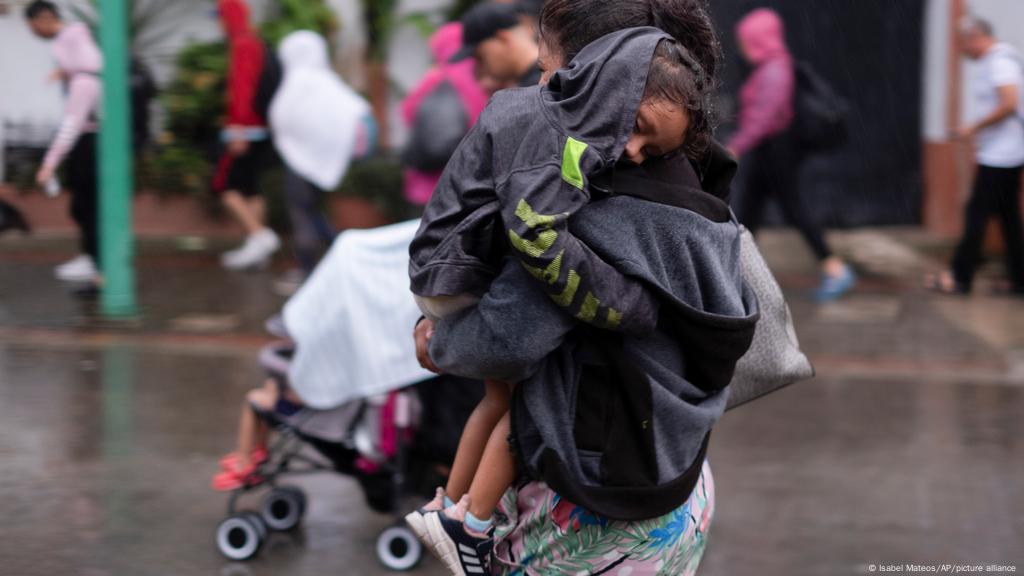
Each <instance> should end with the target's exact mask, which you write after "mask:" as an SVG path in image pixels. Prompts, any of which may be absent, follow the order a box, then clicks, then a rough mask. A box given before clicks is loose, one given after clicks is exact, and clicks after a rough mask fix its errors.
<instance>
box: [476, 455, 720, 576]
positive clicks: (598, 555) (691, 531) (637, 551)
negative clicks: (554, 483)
mask: <svg viewBox="0 0 1024 576" xmlns="http://www.w3.org/2000/svg"><path fill="white" fill-rule="evenodd" d="M714 508H715V484H714V479H713V478H712V476H711V467H710V466H709V465H708V463H707V461H705V462H704V465H703V468H702V471H701V475H700V479H699V480H698V482H697V486H696V488H694V490H693V494H691V495H690V498H689V499H688V500H687V501H686V503H684V504H683V505H682V506H680V507H679V508H677V509H675V510H674V511H672V512H669V513H668V514H666V515H664V516H662V517H660V518H654V519H651V520H643V521H639V522H620V521H615V520H608V519H605V518H600V517H597V516H594V515H592V514H590V513H589V512H587V511H586V510H584V509H582V508H580V507H578V506H575V505H574V504H572V503H571V502H568V501H567V500H564V499H562V498H560V497H559V496H558V494H555V493H554V492H553V491H551V489H550V488H548V487H547V485H545V484H544V483H543V482H532V483H530V484H527V485H525V486H523V487H521V488H519V489H518V490H516V489H512V490H509V491H508V492H507V493H506V494H505V496H504V498H502V501H501V504H500V505H499V510H500V512H501V514H499V515H498V516H497V519H498V520H499V522H498V524H497V527H496V531H495V547H494V554H493V556H492V558H491V573H492V574H496V575H502V576H525V575H537V576H540V575H548V574H551V575H555V574H558V575H579V576H584V575H587V576H591V575H592V576H596V575H598V574H607V575H609V576H641V575H644V576H646V575H652V576H653V575H664V576H692V575H693V574H696V573H697V567H698V565H699V564H700V560H701V557H702V556H703V555H704V546H705V545H706V543H707V531H708V527H709V525H710V524H711V518H712V516H713V515H714ZM502 515H503V516H504V518H503V517H502Z"/></svg>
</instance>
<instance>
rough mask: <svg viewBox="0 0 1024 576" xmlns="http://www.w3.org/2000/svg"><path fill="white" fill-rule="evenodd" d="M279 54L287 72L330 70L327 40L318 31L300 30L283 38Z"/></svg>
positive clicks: (278, 49) (278, 50)
mask: <svg viewBox="0 0 1024 576" xmlns="http://www.w3.org/2000/svg"><path fill="white" fill-rule="evenodd" d="M277 56H278V58H280V60H281V66H282V67H283V68H284V70H285V72H291V71H294V70H299V69H307V70H330V68H331V64H330V60H329V58H328V55H327V42H326V41H325V40H324V39H323V37H322V36H320V35H319V34H317V33H316V32H311V31H309V30H299V31H297V32H292V33H291V34H289V35H287V36H285V37H284V39H283V40H281V45H280V46H278V48H277Z"/></svg>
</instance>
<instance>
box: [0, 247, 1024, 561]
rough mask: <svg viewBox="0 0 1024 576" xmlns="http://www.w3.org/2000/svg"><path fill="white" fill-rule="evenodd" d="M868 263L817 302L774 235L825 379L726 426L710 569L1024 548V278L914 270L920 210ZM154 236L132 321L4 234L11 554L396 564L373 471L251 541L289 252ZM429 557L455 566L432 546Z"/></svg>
mask: <svg viewBox="0 0 1024 576" xmlns="http://www.w3.org/2000/svg"><path fill="white" fill-rule="evenodd" d="M834 239H835V242H836V244H837V246H838V250H839V251H840V252H841V253H844V254H847V255H850V256H851V257H852V259H853V260H854V261H855V263H856V264H857V265H858V267H859V269H860V270H861V272H862V282H861V284H860V287H859V288H858V291H857V293H856V294H855V295H853V296H852V297H850V298H848V299H845V300H843V301H840V302H837V303H834V304H830V305H826V306H819V305H816V304H814V303H812V302H811V301H810V300H809V299H808V298H807V297H806V293H807V292H808V291H809V290H811V289H812V288H813V285H814V283H815V281H816V278H815V277H814V275H813V273H811V272H810V271H811V270H812V269H811V267H810V265H809V262H808V259H807V257H805V256H804V251H803V248H802V247H801V246H800V245H799V243H798V241H797V240H796V238H795V237H794V236H793V235H791V234H787V233H769V234H766V235H765V237H763V238H762V245H763V246H764V249H765V252H766V254H767V255H768V258H769V261H770V262H771V264H772V266H773V269H775V270H776V271H777V274H778V276H779V278H780V280H781V281H782V283H783V284H784V286H785V287H786V289H787V293H788V294H789V296H790V303H791V306H792V308H793V312H794V316H795V318H796V323H797V329H798V332H799V334H800V337H801V342H802V344H803V346H804V348H805V349H806V350H807V351H808V352H809V354H810V355H811V357H812V359H813V360H814V362H815V364H816V367H817V368H818V372H819V375H818V377H817V378H816V379H814V380H813V381H810V382H805V383H801V384H798V385H796V386H793V387H791V388H790V389H788V390H785V391H783V392H780V393H778V394H775V395H773V396H770V397H768V398H765V399H763V400H760V401H758V402H756V403H754V404H751V405H749V406H745V407H742V408H740V409H738V410H736V411H735V412H732V413H729V414H727V415H726V417H725V418H724V420H723V421H722V422H721V424H720V425H719V426H718V427H717V428H716V430H715V433H714V441H713V442H712V450H711V456H710V458H711V463H712V467H713V469H714V473H715V481H716V485H717V496H718V498H717V503H716V509H717V512H716V516H715V520H714V522H713V524H712V528H711V533H710V538H709V548H708V552H707V555H706V556H705V561H704V564H703V566H702V570H701V574H703V575H710V576H735V575H747V574H759V575H769V576H775V575H778V576H783V575H787V576H788V575H808V576H811V575H814V576H817V575H829V574H836V575H839V574H867V573H869V570H870V566H871V565H872V564H874V565H886V564H905V563H918V564H924V565H939V564H945V563H949V564H966V563H970V564H983V565H987V564H1003V565H1014V566H1016V567H1017V571H1018V572H1020V571H1024V418H1022V415H1024V301H1019V300H1010V299H1005V298H998V297H993V296H989V295H987V294H986V293H985V286H986V285H985V284H984V283H983V285H982V286H981V287H980V288H982V289H981V290H980V293H979V294H978V295H976V296H972V297H971V298H967V299H950V298H937V297H933V296H930V295H927V294H925V293H923V292H922V291H921V290H919V289H917V288H916V284H917V279H918V278H919V277H920V273H921V272H922V271H924V270H927V269H930V268H932V267H933V266H934V263H935V261H936V260H935V258H936V257H941V256H942V254H943V250H944V249H945V248H944V247H943V246H942V245H941V244H937V245H933V243H932V241H931V240H929V239H927V238H924V237H921V236H920V235H919V234H917V233H915V232H913V231H898V230H897V231H863V232H857V233H847V234H837V235H835V237H834ZM185 248H189V250H191V249H192V248H194V246H191V245H186V244H181V243H175V242H167V243H152V244H144V245H143V246H141V247H140V254H142V257H141V258H140V262H141V264H140V268H139V272H140V274H139V275H140V286H141V291H140V301H141V307H142V312H143V313H142V315H141V316H140V318H139V319H137V320H136V321H135V322H133V323H131V324H129V325H124V326H119V327H112V326H110V325H108V324H106V323H104V322H102V321H99V320H98V319H96V318H95V317H93V316H92V314H91V304H90V303H88V302H82V301H80V300H77V299H75V298H73V297H71V296H69V295H68V293H67V291H66V289H65V288H63V287H61V286H59V285H57V283H56V282H54V281H52V280H51V269H52V266H53V265H55V264H57V263H59V262H60V261H61V260H62V259H66V258H67V257H69V256H70V255H71V247H70V244H68V243H67V242H66V241H64V240H61V239H55V240H35V241H13V242H12V241H8V240H6V239H5V240H4V241H3V242H0V423H2V424H0V425H2V431H0V494H2V495H3V496H4V497H3V499H2V500H0V518H2V519H3V520H2V522H0V574H4V575H7V574H10V575H17V576H23V575H24V576H35V575H44V574H46V575H50V574H83V575H88V576H100V575H108V574H116V575H122V574H123V575H135V574H146V575H150V574H153V575H164V574H166V575H179V574H197V575H202V574H209V575H249V574H252V575H263V574H290V575H303V574H310V575H312V574H317V575H319V574H359V575H362V574H387V573H389V572H387V571H386V570H384V569H383V568H382V567H381V566H380V564H379V563H378V561H377V560H376V557H375V555H374V553H373V546H374V539H375V537H376V535H377V533H378V531H379V530H381V529H383V528H385V527H386V526H388V525H389V523H390V522H391V519H390V518H388V517H386V516H381V515H378V514H375V513H373V512H370V511H369V510H368V509H367V507H366V505H365V504H364V502H363V500H362V498H363V496H362V492H361V490H360V489H359V487H358V486H357V485H356V483H355V482H353V481H351V480H349V479H346V478H342V477H339V476H334V475H323V476H313V477H309V478H304V479H302V480H298V481H296V483H297V484H300V485H302V486H303V487H304V488H305V489H306V491H307V493H308V494H309V497H310V507H309V511H308V512H307V515H306V518H305V520H304V522H303V526H302V528H301V530H299V531H297V532H295V533H291V534H277V535H274V536H273V537H272V538H271V540H270V541H269V542H268V544H267V546H266V547H265V548H264V550H262V551H261V552H260V554H259V556H258V557H257V558H256V559H254V560H253V561H250V562H247V563H232V562H228V561H226V560H224V559H223V558H222V557H221V556H220V555H219V553H218V552H217V550H216V548H215V546H214V541H213V536H214V528H215V526H216V524H217V523H218V522H219V521H220V520H221V519H222V518H223V516H224V513H225V507H226V498H225V497H224V496H223V495H222V494H218V493H215V492H212V491H211V490H210V489H209V488H208V482H209V478H210V475H211V474H212V473H213V472H214V470H215V468H216V460H217V458H218V457H219V456H220V455H221V454H223V453H224V452H226V451H228V450H229V449H230V448H231V444H232V442H233V437H234V431H235V426H236V422H237V415H238V412H239V408H240V405H241V399H242V397H243V395H244V393H245V391H246V390H248V389H249V388H251V387H252V386H254V385H256V384H258V383H259V380H260V373H259V370H258V368H257V366H256V363H255V361H254V357H255V352H256V350H257V349H258V347H259V345H260V344H261V343H263V342H265V341H266V337H265V336H264V335H263V334H262V332H261V325H262V322H263V320H264V319H265V318H266V317H267V316H268V315H269V314H271V313H272V312H274V311H275V310H276V309H277V308H278V307H279V306H280V304H281V302H282V301H283V299H282V298H280V297H279V296H276V295H275V294H274V293H273V291H272V290H271V287H270V285H271V283H272V280H273V278H274V275H275V274H276V273H278V272H279V271H280V270H281V269H282V267H281V266H278V267H277V269H275V270H274V271H271V272H266V273H257V274H228V273H224V272H222V271H220V270H219V268H218V266H217V261H216V254H215V252H213V251H208V250H200V251H186V250H185ZM414 573H416V574H422V575H428V576H433V575H437V574H442V571H441V570H440V567H439V566H438V564H437V563H436V562H435V561H433V560H432V559H429V558H428V559H425V560H424V562H423V564H422V565H421V566H420V567H419V568H417V569H416V570H415V572H414Z"/></svg>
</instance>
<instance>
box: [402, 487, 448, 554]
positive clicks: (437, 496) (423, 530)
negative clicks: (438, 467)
mask: <svg viewBox="0 0 1024 576" xmlns="http://www.w3.org/2000/svg"><path fill="white" fill-rule="evenodd" d="M444 497H445V494H444V488H438V489H437V491H436V492H435V493H434V499H433V500H431V501H430V502H428V503H426V504H425V505H423V506H421V507H419V508H417V509H415V510H413V511H412V512H410V513H408V514H406V515H405V523H406V524H408V525H409V528H411V529H412V531H413V533H414V534H416V537H417V538H419V539H420V542H423V543H424V544H429V543H430V537H429V536H427V526H426V524H425V523H424V518H425V517H426V515H427V514H429V513H431V512H439V511H441V510H443V509H444Z"/></svg>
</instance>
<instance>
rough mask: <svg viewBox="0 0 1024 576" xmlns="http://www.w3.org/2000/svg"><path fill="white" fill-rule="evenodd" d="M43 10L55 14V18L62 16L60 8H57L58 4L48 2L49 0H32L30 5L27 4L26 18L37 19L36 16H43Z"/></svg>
mask: <svg viewBox="0 0 1024 576" xmlns="http://www.w3.org/2000/svg"><path fill="white" fill-rule="evenodd" d="M43 12H49V13H50V14H53V16H54V17H55V18H60V10H58V9H57V5H56V4H54V3H53V2H47V0H35V1H33V2H30V3H29V5H28V6H25V19H26V20H35V19H36V17H38V16H41V15H42V14H43Z"/></svg>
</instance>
